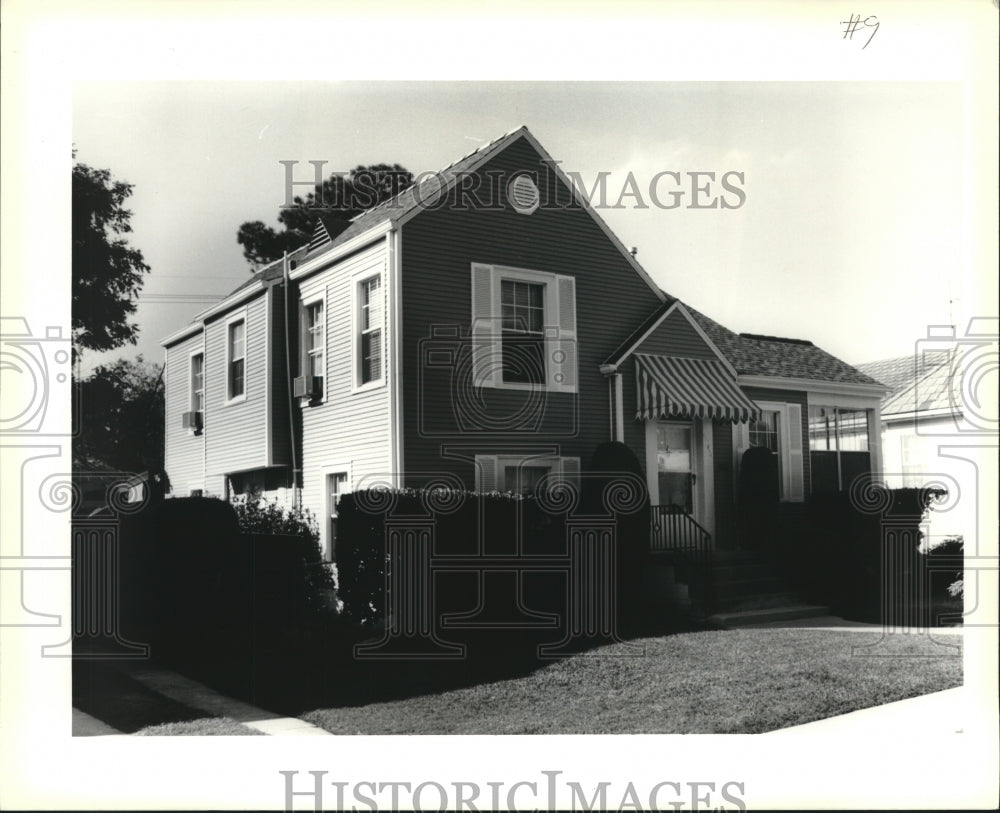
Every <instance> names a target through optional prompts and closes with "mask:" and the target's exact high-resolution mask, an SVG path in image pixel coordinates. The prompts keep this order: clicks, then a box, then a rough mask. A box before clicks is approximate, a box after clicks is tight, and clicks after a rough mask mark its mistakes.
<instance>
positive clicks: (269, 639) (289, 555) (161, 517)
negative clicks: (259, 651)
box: [119, 497, 332, 659]
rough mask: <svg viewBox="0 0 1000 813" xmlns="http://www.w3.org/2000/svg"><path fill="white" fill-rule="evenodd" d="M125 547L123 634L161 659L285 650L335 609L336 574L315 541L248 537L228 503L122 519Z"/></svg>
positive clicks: (176, 503) (169, 505)
mask: <svg viewBox="0 0 1000 813" xmlns="http://www.w3.org/2000/svg"><path fill="white" fill-rule="evenodd" d="M119 538H120V544H119V547H120V551H121V563H122V568H121V583H122V585H123V591H122V592H123V602H122V605H123V607H122V609H123V626H124V628H125V632H126V634H127V637H129V638H130V639H132V640H139V641H148V642H151V643H152V644H153V650H154V651H153V654H154V655H167V656H168V657H174V658H180V659H183V658H185V657H190V656H195V655H198V654H208V653H212V654H221V653H231V654H232V653H246V652H248V651H249V649H250V648H251V647H259V646H261V645H272V644H273V645H278V644H279V643H280V642H282V641H286V640H288V639H289V638H290V637H295V636H301V635H302V634H305V633H307V632H308V631H309V630H310V629H311V628H312V627H313V626H315V625H316V624H317V623H320V622H321V621H322V620H323V618H324V611H326V610H328V609H329V607H330V602H329V597H330V594H331V592H332V578H331V576H330V573H329V566H328V565H323V564H322V562H321V559H320V554H319V549H318V547H317V545H316V543H315V540H314V539H313V538H312V537H311V536H310V535H307V534H298V535H288V534H274V533H253V534H244V533H241V529H240V526H239V523H238V520H237V513H236V511H235V510H234V508H233V506H231V505H230V504H228V503H226V502H224V501H222V500H217V499H213V498H201V497H187V498H180V499H172V500H165V501H164V502H163V503H162V504H160V505H159V506H150V507H149V508H147V509H145V510H144V511H142V512H141V513H140V514H138V515H136V516H134V517H129V518H125V519H123V521H122V523H121V529H120V537H119Z"/></svg>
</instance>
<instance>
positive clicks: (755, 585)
mask: <svg viewBox="0 0 1000 813" xmlns="http://www.w3.org/2000/svg"><path fill="white" fill-rule="evenodd" d="M787 589H788V586H787V585H786V584H785V582H784V580H783V579H779V578H778V577H777V576H770V577H762V578H758V579H742V580H736V579H733V580H728V581H721V582H720V581H717V582H715V583H714V585H713V592H714V594H715V596H716V597H717V598H736V597H739V596H754V595H758V594H762V593H780V592H782V591H783V590H787Z"/></svg>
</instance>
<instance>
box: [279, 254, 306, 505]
mask: <svg viewBox="0 0 1000 813" xmlns="http://www.w3.org/2000/svg"><path fill="white" fill-rule="evenodd" d="M281 277H282V280H283V281H284V286H285V389H286V391H287V392H288V434H289V437H290V439H291V453H292V504H293V505H294V506H295V508H296V509H298V508H301V507H302V506H301V505H300V501H301V500H300V498H301V494H300V491H299V477H298V475H299V469H298V456H297V455H296V454H295V394H294V392H293V390H292V386H293V385H292V346H291V338H290V331H289V326H290V324H291V319H290V318H289V316H288V306H289V302H290V301H291V298H292V289H291V281H290V280H289V279H288V251H285V252H284V254H283V255H282V257H281Z"/></svg>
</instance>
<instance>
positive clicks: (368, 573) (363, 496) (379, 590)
mask: <svg viewBox="0 0 1000 813" xmlns="http://www.w3.org/2000/svg"><path fill="white" fill-rule="evenodd" d="M480 510H481V511H482V523H480ZM387 520H388V521H390V522H393V523H402V524H404V525H407V524H409V525H419V524H420V523H421V522H424V523H431V524H432V526H433V547H432V550H431V551H430V553H431V554H432V555H436V556H476V555H480V554H492V555H498V556H515V555H517V554H518V552H519V551H518V543H517V539H518V529H520V534H521V539H522V542H521V549H520V552H521V553H525V554H529V555H546V554H550V555H565V554H566V544H565V528H564V524H563V523H564V520H565V515H563V514H559V513H555V512H550V511H547V510H546V509H545V508H544V507H542V506H541V505H540V504H539V501H538V500H537V499H535V498H534V497H528V496H518V495H514V494H501V493H499V492H494V493H489V494H475V493H472V492H465V491H456V490H451V491H443V490H441V491H433V490H432V491H416V490H413V489H399V490H392V491H389V490H384V489H372V490H367V491H357V492H353V493H349V494H344V495H343V496H341V498H340V502H339V503H338V508H337V556H336V559H337V574H338V580H339V585H338V587H339V596H340V599H341V601H343V612H344V615H345V617H346V618H347V619H348V620H350V621H352V622H354V623H357V624H373V623H377V622H381V621H384V620H385V608H386V594H385V588H386V578H387V570H388V564H389V558H388V554H387V552H386V521H387ZM469 573H470V574H471V571H469ZM453 575H454V577H449V576H447V575H446V576H444V577H442V578H438V579H437V583H436V584H435V588H436V594H435V596H436V602H435V604H436V609H437V610H438V611H440V612H448V611H456V612H458V611H461V610H463V609H469V606H468V604H469V602H472V603H473V605H474V603H475V601H476V594H475V591H474V590H472V589H471V588H470V586H469V581H470V580H469V579H462V578H461V575H463V574H460V573H459V574H453ZM440 612H439V614H440Z"/></svg>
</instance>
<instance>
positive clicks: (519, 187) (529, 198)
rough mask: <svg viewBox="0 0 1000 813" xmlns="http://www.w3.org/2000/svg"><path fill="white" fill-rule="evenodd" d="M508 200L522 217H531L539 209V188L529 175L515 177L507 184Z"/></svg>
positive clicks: (523, 174)
mask: <svg viewBox="0 0 1000 813" xmlns="http://www.w3.org/2000/svg"><path fill="white" fill-rule="evenodd" d="M507 200H509V201H510V205H511V206H513V207H514V211H516V212H519V213H520V214H522V215H530V214H531V213H532V212H534V211H535V209H537V208H538V203H539V195H538V187H537V186H535V182H534V181H533V180H531V176H529V175H528V174H527V173H522V174H520V175H515V176H514V177H513V178H511V181H510V183H509V184H507Z"/></svg>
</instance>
